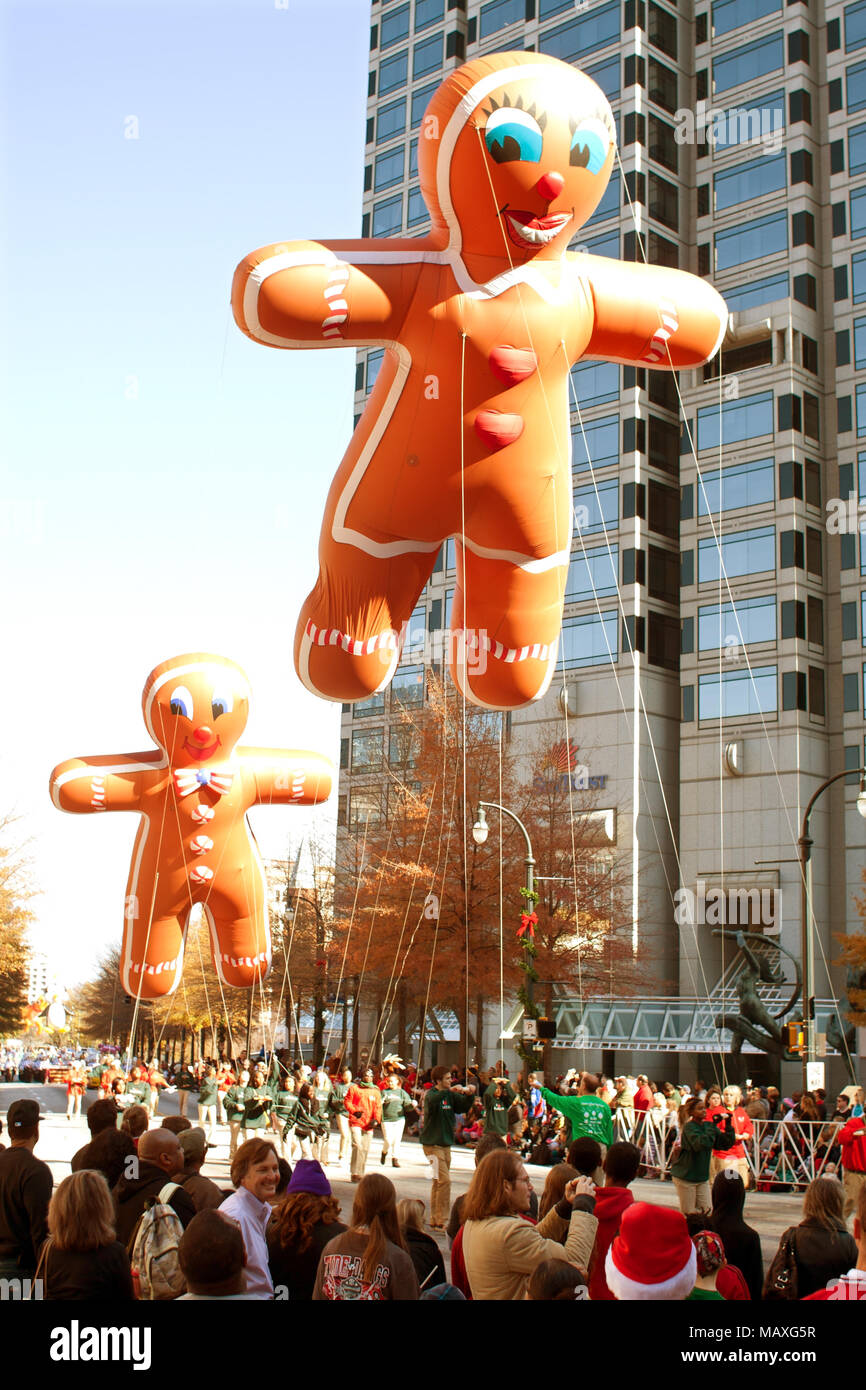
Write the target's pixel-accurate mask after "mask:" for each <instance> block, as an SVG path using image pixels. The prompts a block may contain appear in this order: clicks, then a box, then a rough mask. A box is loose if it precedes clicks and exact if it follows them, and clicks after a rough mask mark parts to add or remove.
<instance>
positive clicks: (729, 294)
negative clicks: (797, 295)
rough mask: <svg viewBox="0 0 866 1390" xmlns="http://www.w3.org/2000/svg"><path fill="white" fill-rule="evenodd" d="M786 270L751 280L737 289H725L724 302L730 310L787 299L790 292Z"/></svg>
mask: <svg viewBox="0 0 866 1390" xmlns="http://www.w3.org/2000/svg"><path fill="white" fill-rule="evenodd" d="M790 292H791V290H790V283H789V280H788V272H787V271H785V272H784V273H782V274H780V275H767V276H765V277H764V278H763V279H762V280H753V281H752V283H751V284H750V285H742V286H741V287H740V288H738V289H734V290H725V303H726V304H727V306H728V308H729V309H731V310H736V309H753V308H755V307H756V305H758V304H773V303H774V302H775V301H776V300H777V299H787V298H788V296H789V294H790Z"/></svg>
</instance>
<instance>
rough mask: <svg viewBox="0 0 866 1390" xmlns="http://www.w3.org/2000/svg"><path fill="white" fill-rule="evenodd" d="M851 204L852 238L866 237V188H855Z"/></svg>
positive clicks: (852, 192) (851, 196)
mask: <svg viewBox="0 0 866 1390" xmlns="http://www.w3.org/2000/svg"><path fill="white" fill-rule="evenodd" d="M850 202H851V236H852V237H855V238H856V237H861V236H866V186H864V187H863V188H853V189H852V190H851V193H850Z"/></svg>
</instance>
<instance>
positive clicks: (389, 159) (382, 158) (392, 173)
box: [373, 145, 405, 193]
mask: <svg viewBox="0 0 866 1390" xmlns="http://www.w3.org/2000/svg"><path fill="white" fill-rule="evenodd" d="M404 162H405V155H404V152H403V146H402V145H398V146H397V148H396V149H395V150H389V151H388V153H387V154H380V155H377V156H376V165H375V174H374V178H373V187H374V189H375V191H376V192H377V193H379V192H381V190H382V189H383V188H391V187H392V185H393V184H395V183H402V181H403V164H404Z"/></svg>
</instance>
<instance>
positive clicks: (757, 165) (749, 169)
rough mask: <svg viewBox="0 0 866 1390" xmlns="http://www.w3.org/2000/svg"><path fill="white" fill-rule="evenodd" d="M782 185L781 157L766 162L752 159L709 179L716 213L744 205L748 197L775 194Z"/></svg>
mask: <svg viewBox="0 0 866 1390" xmlns="http://www.w3.org/2000/svg"><path fill="white" fill-rule="evenodd" d="M786 186H787V172H786V169H785V156H784V155H783V154H780V155H776V156H774V157H773V158H770V159H753V160H751V161H750V162H749V163H748V164H740V165H738V166H737V167H736V168H733V169H726V170H725V172H724V173H723V174H716V176H715V178H714V180H713V189H714V193H715V200H716V212H722V211H723V210H724V209H725V208H732V207H735V206H736V205H737V204H738V203H746V202H748V201H749V200H750V199H751V198H760V197H763V196H764V195H766V194H770V193H778V192H779V190H780V189H782V188H785V187H786Z"/></svg>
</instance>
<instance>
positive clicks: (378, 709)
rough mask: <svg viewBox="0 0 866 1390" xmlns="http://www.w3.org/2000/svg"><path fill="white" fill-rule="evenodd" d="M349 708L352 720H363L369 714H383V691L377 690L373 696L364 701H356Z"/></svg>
mask: <svg viewBox="0 0 866 1390" xmlns="http://www.w3.org/2000/svg"><path fill="white" fill-rule="evenodd" d="M351 708H352V718H353V719H364V718H366V717H367V716H368V715H371V714H384V713H385V692H384V690H377V691H376V692H375V693H374V694H373V695H368V696H367V698H366V700H356V701H355V703H354V705H352V707H351Z"/></svg>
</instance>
